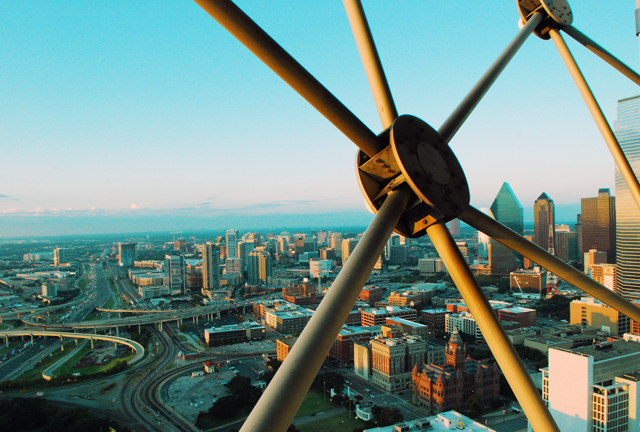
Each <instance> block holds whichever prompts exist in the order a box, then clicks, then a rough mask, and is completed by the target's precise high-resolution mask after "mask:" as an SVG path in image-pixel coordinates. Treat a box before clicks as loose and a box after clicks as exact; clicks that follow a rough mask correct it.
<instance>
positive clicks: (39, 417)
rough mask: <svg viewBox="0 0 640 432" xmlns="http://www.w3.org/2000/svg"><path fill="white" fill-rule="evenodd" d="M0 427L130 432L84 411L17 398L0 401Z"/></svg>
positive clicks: (68, 431)
mask: <svg viewBox="0 0 640 432" xmlns="http://www.w3.org/2000/svg"><path fill="white" fill-rule="evenodd" d="M0 413H1V414H0V425H2V429H3V430H12V431H28V430H34V429H37V430H40V431H42V432H54V431H55V432H57V431H62V430H63V431H67V432H76V431H77V432H98V431H108V430H110V429H109V428H113V429H115V430H117V431H118V432H130V429H129V428H127V427H121V426H120V425H119V424H118V423H117V422H116V421H115V420H111V419H110V418H109V417H103V418H101V417H98V416H96V415H95V414H92V413H90V412H89V411H87V410H86V409H84V408H74V409H63V408H58V407H57V406H55V405H51V404H50V403H48V402H47V400H46V399H39V398H14V399H3V400H0Z"/></svg>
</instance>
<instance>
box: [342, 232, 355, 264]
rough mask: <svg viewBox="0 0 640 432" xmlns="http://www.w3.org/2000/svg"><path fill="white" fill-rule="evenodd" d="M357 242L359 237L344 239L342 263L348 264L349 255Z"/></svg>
mask: <svg viewBox="0 0 640 432" xmlns="http://www.w3.org/2000/svg"><path fill="white" fill-rule="evenodd" d="M357 244H358V239H355V238H351V239H344V240H342V246H341V247H342V265H345V264H346V262H347V259H348V258H349V255H351V252H353V250H354V249H355V248H356V245H357Z"/></svg>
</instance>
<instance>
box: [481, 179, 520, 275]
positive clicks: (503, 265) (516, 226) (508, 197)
mask: <svg viewBox="0 0 640 432" xmlns="http://www.w3.org/2000/svg"><path fill="white" fill-rule="evenodd" d="M491 216H492V217H493V218H494V219H495V220H497V221H498V222H500V223H501V224H503V225H505V226H506V227H507V228H510V229H511V230H512V231H515V232H516V233H517V234H520V235H522V233H523V210H522V205H521V204H520V201H518V198H516V195H515V193H513V190H511V186H509V183H506V182H505V183H503V184H502V187H501V188H500V191H499V192H498V195H497V196H496V198H495V200H494V201H493V203H492V204H491ZM521 263H522V257H521V256H520V255H519V254H516V253H515V252H513V251H512V250H511V249H509V248H508V247H506V246H503V245H501V244H500V243H498V242H497V241H495V240H493V239H491V240H490V242H489V267H490V268H491V274H492V275H508V274H509V273H511V272H512V271H514V270H516V269H518V268H520V266H521Z"/></svg>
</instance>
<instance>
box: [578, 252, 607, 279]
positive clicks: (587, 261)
mask: <svg viewBox="0 0 640 432" xmlns="http://www.w3.org/2000/svg"><path fill="white" fill-rule="evenodd" d="M583 256H584V259H583V262H584V273H585V274H589V270H590V269H591V266H592V265H594V264H602V263H606V262H607V253H606V252H604V251H599V250H597V249H591V250H589V252H585V253H584V255H583Z"/></svg>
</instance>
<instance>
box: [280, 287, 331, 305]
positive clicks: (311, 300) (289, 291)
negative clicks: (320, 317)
mask: <svg viewBox="0 0 640 432" xmlns="http://www.w3.org/2000/svg"><path fill="white" fill-rule="evenodd" d="M323 298H324V296H323V295H321V294H319V293H318V287H317V286H316V285H313V284H309V283H301V284H292V285H291V286H290V287H285V288H282V299H283V300H284V301H287V302H289V303H293V304H296V305H305V306H307V305H315V304H319V303H320V302H321V301H322V299H323Z"/></svg>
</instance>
